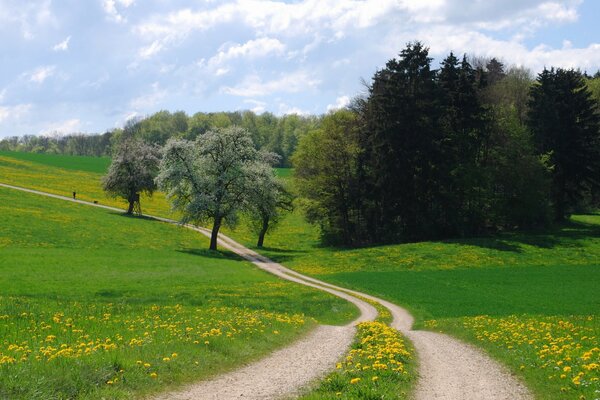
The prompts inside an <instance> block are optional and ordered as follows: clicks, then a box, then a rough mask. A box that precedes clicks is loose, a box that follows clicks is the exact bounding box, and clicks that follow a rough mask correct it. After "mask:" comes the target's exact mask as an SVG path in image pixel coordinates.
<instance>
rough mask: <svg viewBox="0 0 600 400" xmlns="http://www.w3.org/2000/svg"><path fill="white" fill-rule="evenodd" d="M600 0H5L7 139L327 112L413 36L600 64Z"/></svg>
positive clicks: (484, 50)
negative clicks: (147, 123)
mask: <svg viewBox="0 0 600 400" xmlns="http://www.w3.org/2000/svg"><path fill="white" fill-rule="evenodd" d="M598 16H600V1H598V0H585V1H583V0H551V1H547V0H471V1H466V0H360V1H359V0H296V1H274V0H273V1H266V0H264V1H263V0H238V1H227V2H225V1H218V0H198V1H182V0H54V1H52V0H29V1H21V0H0V42H1V49H2V52H1V54H0V58H1V68H2V70H1V72H2V73H1V74H0V137H4V136H12V135H24V134H36V135H37V134H56V133H70V132H90V133H92V132H103V131H105V130H108V129H112V128H114V127H118V126H122V125H123V123H124V122H125V121H127V119H129V118H132V117H134V116H143V115H148V114H151V113H153V112H155V111H159V110H161V109H165V110H170V111H177V110H183V111H185V112H187V113H188V114H193V113H195V112H197V111H205V112H208V111H233V110H242V109H250V110H254V111H255V112H258V113H260V112H263V111H270V112H273V113H275V114H278V115H281V114H288V113H300V114H304V113H312V114H320V113H324V112H327V111H328V110H330V109H332V108H336V107H340V106H343V105H345V104H346V103H347V102H348V100H349V99H350V98H351V97H352V96H354V95H356V94H357V93H359V92H360V91H361V90H362V84H361V78H364V79H366V80H369V79H370V77H371V76H372V75H373V73H374V72H375V70H376V69H377V68H380V67H382V66H383V65H384V64H385V62H386V61H387V60H388V59H390V58H392V57H394V56H396V55H397V53H398V52H399V51H400V50H401V49H402V48H403V47H404V46H405V44H406V43H407V42H408V41H412V40H421V41H422V42H424V43H425V44H426V45H427V46H429V47H430V48H431V55H432V56H433V57H435V59H436V62H437V61H439V59H441V58H443V56H444V55H446V54H447V53H448V52H449V51H451V50H452V51H454V52H456V53H459V54H462V53H464V52H467V53H469V54H472V55H479V56H487V57H491V56H495V57H498V58H500V59H502V60H503V61H504V62H505V63H506V64H516V65H521V66H525V67H527V68H530V69H531V70H532V72H534V73H535V72H539V71H540V70H541V69H542V68H543V67H544V66H558V67H574V68H581V69H582V70H587V71H590V72H595V71H596V70H598V69H600V29H599V27H598Z"/></svg>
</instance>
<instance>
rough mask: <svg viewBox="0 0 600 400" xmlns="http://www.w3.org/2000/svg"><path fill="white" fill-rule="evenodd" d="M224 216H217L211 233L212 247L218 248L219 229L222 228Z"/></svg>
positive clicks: (213, 248)
mask: <svg viewBox="0 0 600 400" xmlns="http://www.w3.org/2000/svg"><path fill="white" fill-rule="evenodd" d="M221 220H222V217H216V218H215V222H214V223H213V227H212V232H211V234H210V249H211V250H217V238H218V237H219V229H220V228H221Z"/></svg>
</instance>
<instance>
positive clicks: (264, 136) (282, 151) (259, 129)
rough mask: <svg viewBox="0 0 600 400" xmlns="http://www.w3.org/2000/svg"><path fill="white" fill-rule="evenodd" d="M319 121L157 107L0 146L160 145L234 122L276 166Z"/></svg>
mask: <svg viewBox="0 0 600 400" xmlns="http://www.w3.org/2000/svg"><path fill="white" fill-rule="evenodd" d="M319 124H320V117H316V116H299V115H295V114H293V115H284V116H280V117H278V116H275V115H273V114H271V113H268V112H265V113H263V114H259V115H257V114H255V113H254V112H252V111H236V112H218V113H202V112H198V113H196V114H194V115H192V116H188V115H187V114H186V113H184V112H183V111H177V112H174V113H171V112H169V111H159V112H157V113H155V114H152V115H150V116H148V117H146V118H137V119H133V120H130V121H128V122H127V124H126V125H125V127H124V128H122V129H114V130H112V131H108V132H106V133H104V134H100V135H84V134H70V135H64V136H35V135H26V136H21V137H18V136H14V137H9V138H6V139H2V140H0V150H17V151H27V152H35V153H51V154H70V155H84V156H110V155H112V154H114V153H115V151H116V149H117V147H118V144H119V143H120V142H121V141H122V140H123V139H124V138H131V137H135V138H138V139H142V140H144V141H145V142H147V143H149V144H157V145H159V146H162V145H164V144H165V143H166V142H167V140H168V139H169V138H178V139H187V140H194V139H195V138H197V137H198V136H200V135H202V134H204V133H206V132H207V131H209V130H210V129H212V128H227V127H230V126H240V127H242V128H244V129H246V130H248V131H249V132H250V134H251V136H252V140H253V142H254V144H255V146H257V147H258V148H260V149H262V150H265V151H271V152H274V153H277V154H279V156H280V160H279V166H282V167H289V166H290V157H291V155H292V154H293V152H294V150H295V149H296V145H297V143H298V141H299V139H300V138H301V137H302V136H304V135H305V134H306V133H308V132H309V131H311V130H314V129H316V128H317V127H318V126H319Z"/></svg>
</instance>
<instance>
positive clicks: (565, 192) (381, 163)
mask: <svg viewBox="0 0 600 400" xmlns="http://www.w3.org/2000/svg"><path fill="white" fill-rule="evenodd" d="M473 64H475V63H473ZM592 90H593V91H595V95H596V97H594V94H593V92H592ZM597 96H598V77H596V78H595V79H593V80H592V79H589V78H588V77H586V76H584V74H582V73H581V72H579V71H574V70H563V69H549V70H548V69H546V70H544V71H543V72H542V73H541V74H540V75H539V76H538V77H537V79H535V80H534V79H533V78H532V77H531V74H530V73H529V72H528V71H527V70H524V69H522V68H508V69H507V68H505V67H504V65H502V63H500V62H499V61H498V60H496V59H491V60H489V61H485V62H479V65H475V66H474V65H472V63H471V62H469V60H468V59H467V58H466V56H465V57H462V59H458V58H457V57H456V56H455V55H454V54H452V53H451V54H449V55H448V56H447V57H446V58H445V59H444V60H443V61H442V63H441V65H440V66H439V68H438V69H437V70H434V69H433V68H432V59H431V58H430V57H429V56H428V49H427V48H425V47H424V46H423V45H422V44H420V43H418V42H417V43H414V44H409V45H408V46H407V47H406V48H405V49H404V50H403V51H402V52H401V53H400V56H399V58H398V59H392V60H390V61H388V63H387V64H386V66H385V68H383V69H381V70H380V71H378V72H377V73H376V74H375V75H374V76H373V79H372V82H371V83H370V84H369V85H368V93H367V94H366V95H365V96H363V97H359V98H357V99H356V100H355V102H354V104H353V105H352V107H351V108H350V109H349V110H343V111H339V112H336V113H334V114H330V115H328V116H326V117H325V118H324V120H323V121H322V125H321V127H320V129H318V130H315V131H312V132H311V133H309V134H308V135H307V136H306V137H304V138H303V139H302V140H301V141H300V144H299V147H298V149H297V151H296V153H295V155H294V158H293V162H294V166H295V167H296V176H297V179H298V181H299V184H298V187H299V189H300V193H301V196H302V201H303V203H304V207H305V209H306V211H307V217H308V219H309V220H310V221H312V222H314V223H318V224H320V226H321V228H322V232H323V235H324V239H325V240H327V241H330V242H334V243H340V244H345V245H363V244H372V243H385V242H398V241H414V240H423V239H436V238H447V237H461V236H467V235H475V234H482V233H486V232H490V231H497V230H504V229H514V228H532V227H538V226H544V225H547V224H549V223H551V222H554V221H563V220H564V219H565V218H566V217H568V215H569V214H570V213H571V212H572V211H573V210H574V209H576V208H577V207H580V208H581V207H586V206H587V207H594V206H597V205H598V193H599V191H598V189H599V188H600V131H599V128H600V119H599V115H600V114H599V111H600V107H599V103H598V97H597Z"/></svg>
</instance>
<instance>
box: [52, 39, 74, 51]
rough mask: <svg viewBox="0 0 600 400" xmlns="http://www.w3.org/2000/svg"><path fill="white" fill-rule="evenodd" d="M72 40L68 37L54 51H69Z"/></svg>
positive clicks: (55, 46)
mask: <svg viewBox="0 0 600 400" xmlns="http://www.w3.org/2000/svg"><path fill="white" fill-rule="evenodd" d="M70 40H71V36H67V38H66V39H65V40H63V41H62V42H60V43H57V44H55V45H54V47H52V50H54V51H67V50H68V49H69V41H70Z"/></svg>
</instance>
